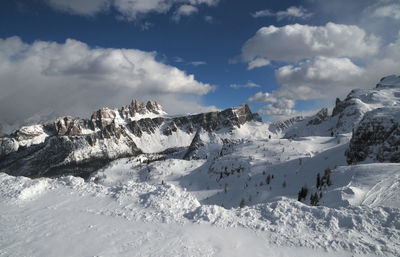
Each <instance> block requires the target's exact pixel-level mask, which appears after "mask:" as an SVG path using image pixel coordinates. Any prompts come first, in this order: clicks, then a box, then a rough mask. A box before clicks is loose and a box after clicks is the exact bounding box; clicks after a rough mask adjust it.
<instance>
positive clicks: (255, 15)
mask: <svg viewBox="0 0 400 257" xmlns="http://www.w3.org/2000/svg"><path fill="white" fill-rule="evenodd" d="M251 16H253V18H261V17H271V16H275V13H273V12H271V11H270V10H269V9H265V10H261V11H257V12H255V13H252V14H251Z"/></svg>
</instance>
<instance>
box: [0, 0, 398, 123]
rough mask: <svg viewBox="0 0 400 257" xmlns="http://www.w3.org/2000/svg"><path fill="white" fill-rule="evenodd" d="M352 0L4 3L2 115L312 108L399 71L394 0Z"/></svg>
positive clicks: (280, 114)
mask: <svg viewBox="0 0 400 257" xmlns="http://www.w3.org/2000/svg"><path fill="white" fill-rule="evenodd" d="M348 2H349V1H344V0H336V1H330V3H327V2H326V1H322V0H303V1H256V0H254V1H252V0H249V1H239V0H152V1H149V0H134V1H129V0H113V1H111V0H95V1H88V0H87V1H86V0H81V1H78V0H73V1H66V0H35V1H32V0H29V1H28V0H16V1H2V3H1V4H0V5H1V8H0V39H1V40H2V41H0V56H1V58H0V64H3V65H2V66H3V67H7V69H6V68H4V69H3V70H1V68H0V78H1V80H2V85H0V87H1V88H0V93H1V94H0V95H1V96H0V98H2V99H1V100H2V102H3V104H2V106H0V107H1V111H0V121H1V123H2V124H10V126H12V125H13V124H14V125H15V124H21V123H22V122H24V121H26V120H27V119H28V118H29V117H31V116H35V117H34V119H39V120H40V119H46V118H53V116H57V115H65V114H72V115H80V116H87V115H88V113H89V112H90V111H92V110H94V109H95V108H99V107H102V106H113V107H118V106H121V105H124V104H126V103H128V102H129V100H128V99H131V98H138V99H140V100H146V99H149V98H151V99H156V100H158V101H160V102H161V104H162V105H163V106H164V107H165V109H166V110H167V111H168V112H170V113H184V112H199V111H207V110H212V109H215V108H218V109H223V108H227V107H231V106H236V105H240V104H243V103H249V104H250V107H251V108H252V110H253V111H259V112H260V114H262V115H263V118H264V120H273V119H283V118H287V117H289V116H295V115H301V114H310V113H312V112H314V111H317V110H318V109H319V108H321V107H323V106H332V105H333V103H334V99H335V97H336V96H340V97H343V96H344V95H345V94H346V93H347V92H348V91H349V90H350V89H351V88H355V87H366V88H368V87H372V86H373V85H374V84H375V83H376V81H378V80H379V78H380V76H384V75H389V74H393V73H399V72H398V68H397V67H400V66H397V67H396V65H397V64H398V62H399V58H397V56H396V55H397V54H399V53H398V50H399V49H400V43H399V42H400V41H399V29H400V26H399V23H400V4H399V3H398V1H390V0H382V1H370V0H355V1H351V3H348ZM67 39H69V40H70V41H68V43H67V41H66V40H67ZM54 42H56V43H57V44H55V43H54ZM14 48H15V49H14ZM10 49H11V50H10ZM121 49H125V50H127V52H122V53H121ZM69 51H70V52H69ZM76 53H79V54H76ZM74 54H75V55H74ZM399 55H400V54H399ZM71 56H72V57H71ZM119 67H121V68H119ZM175 68H177V69H178V71H179V72H178V73H177V71H176V69H175ZM130 71H132V72H130ZM157 74H162V76H157ZM190 75H194V78H192V77H191V76H190ZM11 112H12V115H11V114H10V113H11Z"/></svg>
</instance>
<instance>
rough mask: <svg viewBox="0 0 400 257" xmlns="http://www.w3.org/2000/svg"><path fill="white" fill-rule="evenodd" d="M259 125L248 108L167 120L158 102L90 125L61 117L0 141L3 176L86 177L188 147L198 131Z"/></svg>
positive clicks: (99, 114)
mask: <svg viewBox="0 0 400 257" xmlns="http://www.w3.org/2000/svg"><path fill="white" fill-rule="evenodd" d="M259 119H260V118H259V116H258V115H257V114H252V113H251V111H250V109H249V107H248V106H247V105H243V106H239V107H235V108H229V109H226V110H224V111H220V112H210V113H202V114H197V115H188V116H183V117H168V116H167V115H166V113H165V112H164V111H163V110H162V107H161V106H160V105H159V104H157V103H156V102H151V101H149V102H147V104H144V103H138V102H137V101H132V103H131V104H130V105H127V106H124V107H122V108H120V109H118V110H112V109H108V108H102V109H100V110H98V111H96V112H94V113H93V114H92V116H91V117H90V119H74V118H72V117H70V116H66V117H61V118H58V119H57V120H56V121H55V122H54V123H50V124H40V125H32V126H26V127H22V128H21V129H19V130H17V131H16V132H14V133H13V134H11V135H9V136H6V137H2V138H0V171H3V172H6V173H9V174H12V175H24V176H31V177H38V176H56V175H66V174H73V175H78V176H84V177H87V176H88V175H90V173H91V172H93V171H96V170H97V169H99V168H101V167H102V166H104V165H105V164H107V163H108V162H109V161H110V160H114V159H117V158H121V157H128V156H136V155H138V154H140V153H143V152H144V153H146V152H147V153H149V152H150V153H157V152H162V151H165V150H167V149H173V148H179V147H187V146H189V145H190V144H191V141H192V139H193V137H194V135H195V134H196V132H197V131H198V130H199V129H203V130H204V131H208V132H216V131H220V130H224V131H225V130H226V131H231V130H233V129H234V128H235V127H240V126H241V125H243V124H245V123H246V122H248V121H252V120H259Z"/></svg>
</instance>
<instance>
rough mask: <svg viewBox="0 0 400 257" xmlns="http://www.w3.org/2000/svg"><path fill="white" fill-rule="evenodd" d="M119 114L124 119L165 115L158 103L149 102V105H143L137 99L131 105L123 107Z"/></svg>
mask: <svg viewBox="0 0 400 257" xmlns="http://www.w3.org/2000/svg"><path fill="white" fill-rule="evenodd" d="M119 112H120V114H121V116H122V117H123V118H135V117H137V116H138V115H146V114H155V115H161V114H165V112H164V111H163V109H162V107H161V105H159V104H158V103H157V102H156V101H147V103H141V102H138V101H137V100H136V99H134V100H132V102H131V104H130V105H126V106H123V107H122V108H121V109H120V110H119Z"/></svg>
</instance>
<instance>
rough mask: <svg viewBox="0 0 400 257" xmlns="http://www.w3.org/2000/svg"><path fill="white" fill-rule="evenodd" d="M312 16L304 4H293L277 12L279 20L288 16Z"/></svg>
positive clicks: (303, 17) (301, 17) (299, 17)
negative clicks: (297, 5)
mask: <svg viewBox="0 0 400 257" xmlns="http://www.w3.org/2000/svg"><path fill="white" fill-rule="evenodd" d="M311 16H312V13H310V12H308V11H307V10H306V9H305V8H303V7H302V6H299V7H296V6H291V7H289V8H287V9H286V10H285V11H279V12H277V13H276V18H277V19H278V20H282V19H286V18H289V19H290V18H298V19H307V18H310V17H311Z"/></svg>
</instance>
